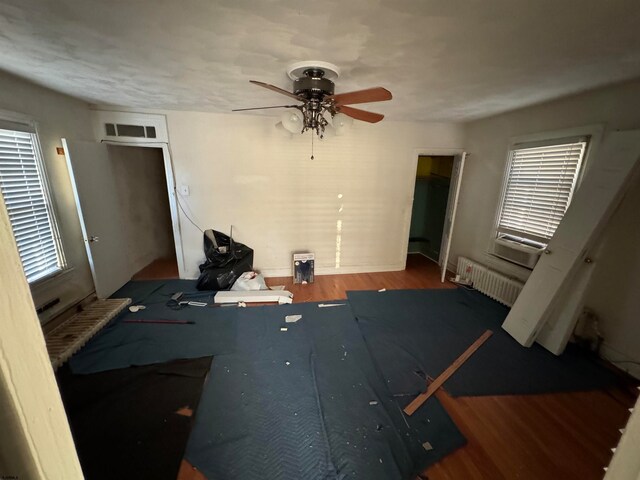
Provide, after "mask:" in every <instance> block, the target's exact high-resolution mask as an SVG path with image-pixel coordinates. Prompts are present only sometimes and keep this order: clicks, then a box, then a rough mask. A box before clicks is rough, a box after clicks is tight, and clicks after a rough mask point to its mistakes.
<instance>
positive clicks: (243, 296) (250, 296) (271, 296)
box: [213, 290, 293, 304]
mask: <svg viewBox="0 0 640 480" xmlns="http://www.w3.org/2000/svg"><path fill="white" fill-rule="evenodd" d="M292 300H293V293H291V292H288V291H287V290H281V291H273V290H252V291H247V292H229V291H220V292H216V294H215V296H214V297H213V301H214V302H215V303H238V302H245V303H254V302H257V303H271V302H277V303H279V304H284V303H291V302H292Z"/></svg>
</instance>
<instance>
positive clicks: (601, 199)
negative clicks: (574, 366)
mask: <svg viewBox="0 0 640 480" xmlns="http://www.w3.org/2000/svg"><path fill="white" fill-rule="evenodd" d="M638 158H640V130H631V131H626V132H613V133H611V134H609V135H608V136H607V138H606V139H605V142H604V144H603V146H602V147H601V148H600V152H599V154H598V156H597V158H595V159H594V163H593V165H592V166H590V167H588V171H587V172H586V174H585V176H584V179H583V180H582V184H581V185H580V187H579V188H578V190H577V191H576V193H575V194H574V197H573V200H572V202H571V205H570V206H569V208H568V209H567V212H566V213H565V215H564V218H563V219H562V221H561V222H560V224H559V225H558V228H557V230H556V232H555V234H554V235H553V238H552V239H551V241H550V242H549V245H548V246H547V250H546V251H545V253H546V255H542V258H540V261H539V262H538V264H537V265H536V267H535V268H534V270H533V272H532V273H531V276H530V277H529V279H528V280H527V283H526V284H525V286H524V288H523V289H522V292H521V293H520V295H519V296H518V299H517V300H516V303H515V304H514V305H513V307H512V308H511V311H510V312H509V315H508V316H507V318H506V319H505V321H504V323H503V324H502V328H504V329H505V330H506V331H507V332H509V333H510V334H511V336H512V337H514V338H515V339H516V340H517V341H518V342H520V343H521V344H522V345H524V346H525V347H529V346H531V344H532V343H533V342H534V341H535V340H536V339H537V338H538V334H539V333H540V331H541V329H542V328H543V327H544V325H545V323H546V322H547V321H548V319H549V315H550V313H551V312H552V311H553V309H554V308H561V307H563V306H564V305H566V303H567V299H565V298H562V302H563V303H560V300H561V297H562V292H563V291H566V289H569V288H570V289H577V288H582V289H585V288H586V285H583V284H582V283H583V282H581V280H580V278H576V275H577V273H578V271H579V270H580V266H581V265H583V262H584V260H585V258H586V257H587V254H588V249H589V248H590V247H591V246H592V245H593V241H594V239H595V238H596V236H597V235H598V234H599V233H600V232H601V231H602V229H603V228H604V226H605V225H606V222H607V220H608V217H609V215H610V214H611V212H612V211H613V210H614V209H615V207H616V205H617V204H618V202H619V200H620V199H621V197H622V195H623V193H624V190H625V188H626V186H627V184H628V182H629V178H630V177H631V175H632V172H633V171H634V169H635V168H636V165H637V164H638ZM583 270H584V269H583ZM571 317H573V316H571V315H569V316H566V319H570V318H571ZM554 327H555V328H554V329H553V330H554V331H553V335H549V334H546V335H545V340H544V343H543V346H544V347H546V348H547V349H548V350H550V351H552V352H553V353H561V352H562V350H563V349H564V345H565V344H566V339H568V336H569V335H570V333H571V330H572V329H573V324H572V323H571V322H565V321H563V322H562V323H560V324H558V325H555V326H554Z"/></svg>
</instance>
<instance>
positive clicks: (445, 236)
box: [438, 152, 467, 283]
mask: <svg viewBox="0 0 640 480" xmlns="http://www.w3.org/2000/svg"><path fill="white" fill-rule="evenodd" d="M466 157H467V153H466V152H463V153H462V154H461V155H456V156H455V158H454V160H453V170H452V172H451V184H450V185H449V199H448V200H447V214H446V217H445V219H444V230H443V232H442V243H441V244H440V258H438V264H439V265H440V281H441V282H443V283H444V279H445V277H446V275H447V264H448V263H449V251H450V250H451V235H452V234H453V224H454V221H455V218H456V210H457V209H458V198H459V196H460V185H461V183H462V171H463V170H464V161H465V159H466Z"/></svg>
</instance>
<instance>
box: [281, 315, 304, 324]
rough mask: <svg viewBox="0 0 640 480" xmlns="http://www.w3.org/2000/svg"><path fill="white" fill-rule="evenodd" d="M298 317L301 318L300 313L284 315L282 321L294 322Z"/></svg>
mask: <svg viewBox="0 0 640 480" xmlns="http://www.w3.org/2000/svg"><path fill="white" fill-rule="evenodd" d="M300 319H302V315H287V316H286V317H284V321H285V322H287V323H296V322H297V321H298V320H300Z"/></svg>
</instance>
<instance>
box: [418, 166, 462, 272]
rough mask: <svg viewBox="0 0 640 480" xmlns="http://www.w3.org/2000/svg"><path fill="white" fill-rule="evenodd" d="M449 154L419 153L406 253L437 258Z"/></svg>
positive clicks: (447, 187)
mask: <svg viewBox="0 0 640 480" xmlns="http://www.w3.org/2000/svg"><path fill="white" fill-rule="evenodd" d="M453 165H454V156H453V155H420V156H419V157H418V168H417V169H416V183H415V190H414V195H413V209H412V211H411V227H410V230H409V248H408V253H409V254H421V255H424V256H425V257H427V258H429V259H430V260H433V261H434V262H439V260H440V253H441V252H440V250H441V245H442V236H443V231H444V227H445V219H446V216H447V204H448V200H449V190H450V187H451V176H452V172H453Z"/></svg>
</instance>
